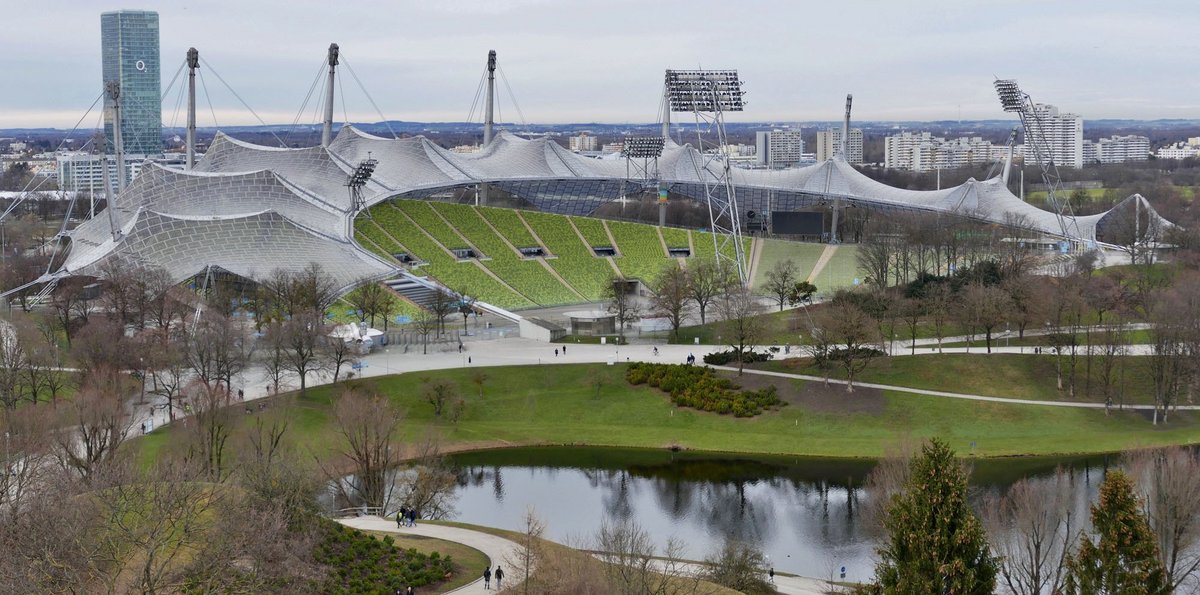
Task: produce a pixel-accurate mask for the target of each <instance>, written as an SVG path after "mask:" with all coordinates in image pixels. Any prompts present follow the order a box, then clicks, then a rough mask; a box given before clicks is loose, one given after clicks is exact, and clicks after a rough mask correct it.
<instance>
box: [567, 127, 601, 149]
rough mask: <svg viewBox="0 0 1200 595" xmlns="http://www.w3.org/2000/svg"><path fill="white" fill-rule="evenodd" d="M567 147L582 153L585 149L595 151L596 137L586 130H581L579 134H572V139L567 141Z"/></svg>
mask: <svg viewBox="0 0 1200 595" xmlns="http://www.w3.org/2000/svg"><path fill="white" fill-rule="evenodd" d="M567 148H569V149H571V150H572V151H574V152H576V153H582V152H584V151H595V150H596V137H594V136H592V135H590V134H588V133H586V132H580V133H579V135H578V136H572V137H571V138H570V140H568V141H567Z"/></svg>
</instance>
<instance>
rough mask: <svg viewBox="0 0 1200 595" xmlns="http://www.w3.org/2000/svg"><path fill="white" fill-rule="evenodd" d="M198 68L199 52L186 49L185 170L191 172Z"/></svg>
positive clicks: (194, 142) (194, 136) (194, 140)
mask: <svg viewBox="0 0 1200 595" xmlns="http://www.w3.org/2000/svg"><path fill="white" fill-rule="evenodd" d="M197 68H200V52H198V51H196V48H188V51H187V69H188V105H187V163H186V166H185V167H186V169H187V170H188V171H191V169H192V168H193V167H195V165H196V69H197Z"/></svg>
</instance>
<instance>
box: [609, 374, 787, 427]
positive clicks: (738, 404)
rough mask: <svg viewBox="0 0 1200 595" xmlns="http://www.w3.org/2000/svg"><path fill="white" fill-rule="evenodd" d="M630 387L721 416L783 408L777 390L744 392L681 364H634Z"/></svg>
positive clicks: (626, 375) (773, 388)
mask: <svg viewBox="0 0 1200 595" xmlns="http://www.w3.org/2000/svg"><path fill="white" fill-rule="evenodd" d="M625 379H626V380H627V381H629V383H630V384H633V385H639V384H648V385H650V386H653V387H655V388H658V389H660V390H662V391H663V392H665V393H667V394H669V395H671V402H672V403H674V404H676V405H678V406H680V407H691V408H692V409H699V410H701V411H710V412H713V413H718V414H721V415H726V414H729V413H732V414H733V415H734V416H735V417H753V416H755V415H758V414H760V413H762V412H763V410H765V409H769V408H772V407H778V406H781V405H783V401H781V400H779V395H778V394H776V390H775V387H774V386H768V387H767V388H764V389H762V390H756V391H755V390H742V389H741V387H739V386H737V385H736V384H734V383H733V382H731V381H729V380H728V379H725V378H721V377H719V376H717V375H716V374H714V373H713V371H712V370H709V369H707V368H701V367H697V366H683V365H678V364H651V363H641V362H639V363H635V364H631V365H630V366H629V368H628V369H627V370H626V372H625Z"/></svg>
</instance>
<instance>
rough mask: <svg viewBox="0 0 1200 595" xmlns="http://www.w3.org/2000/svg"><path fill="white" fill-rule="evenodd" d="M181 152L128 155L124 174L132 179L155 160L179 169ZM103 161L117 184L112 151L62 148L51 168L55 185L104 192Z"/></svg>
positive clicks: (181, 165)
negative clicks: (147, 155) (56, 179)
mask: <svg viewBox="0 0 1200 595" xmlns="http://www.w3.org/2000/svg"><path fill="white" fill-rule="evenodd" d="M184 159H185V158H184V156H183V155H182V154H179V153H172V154H169V155H164V156H159V157H154V158H150V159H146V158H143V157H129V158H126V159H125V175H126V176H127V178H128V179H129V180H130V181H132V180H133V179H134V178H136V177H138V174H140V173H142V169H143V168H145V167H146V166H147V165H146V164H147V163H156V164H158V165H162V166H164V167H170V168H176V169H183V167H184ZM104 164H107V165H108V175H109V181H110V182H111V183H112V185H113V187H114V188H115V187H116V185H117V158H116V156H114V155H107V156H104V155H94V154H91V153H84V152H62V153H58V154H57V155H55V159H54V167H53V169H54V171H55V173H56V174H57V177H58V187H59V188H60V189H62V190H66V191H69V192H75V191H80V190H89V191H94V192H98V193H100V192H104Z"/></svg>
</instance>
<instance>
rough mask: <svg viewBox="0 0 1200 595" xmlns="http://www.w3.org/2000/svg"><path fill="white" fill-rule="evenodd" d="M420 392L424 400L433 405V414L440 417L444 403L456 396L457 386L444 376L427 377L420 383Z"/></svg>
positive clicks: (444, 406)
mask: <svg viewBox="0 0 1200 595" xmlns="http://www.w3.org/2000/svg"><path fill="white" fill-rule="evenodd" d="M421 394H422V395H423V396H424V397H425V401H426V402H428V403H429V404H430V405H433V414H434V415H436V416H437V417H441V416H442V411H443V410H445V408H446V404H447V403H449V402H451V401H453V400H454V398H455V397H456V396H458V387H457V386H455V384H454V383H453V382H450V381H449V380H446V379H445V378H433V379H429V378H427V379H425V380H424V382H423V383H422V386H421Z"/></svg>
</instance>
